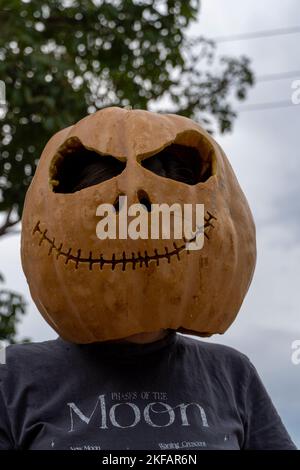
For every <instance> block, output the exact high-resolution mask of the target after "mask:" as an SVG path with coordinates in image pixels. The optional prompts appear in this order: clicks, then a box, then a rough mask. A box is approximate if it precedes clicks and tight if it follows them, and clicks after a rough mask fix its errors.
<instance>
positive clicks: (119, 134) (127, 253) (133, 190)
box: [22, 107, 256, 343]
mask: <svg viewBox="0 0 300 470" xmlns="http://www.w3.org/2000/svg"><path fill="white" fill-rule="evenodd" d="M174 152H182V155H190V154H191V153H193V155H196V159H198V161H199V170H197V171H199V173H198V174H197V175H196V180H195V183H194V184H186V183H183V182H180V181H176V180H174V179H171V178H167V177H164V176H160V175H158V174H156V173H155V172H153V171H150V170H149V169H147V161H150V160H148V159H150V158H153V156H157V155H159V156H160V157H161V158H166V157H165V155H167V156H168V158H172V155H173V154H174ZM91 153H93V155H94V156H95V155H96V157H97V158H108V159H117V160H118V162H119V163H118V166H117V167H118V171H117V174H115V175H114V176H113V177H112V178H109V179H107V180H106V181H103V182H101V183H99V184H94V185H93V186H90V187H87V188H84V189H81V190H77V191H75V192H72V191H71V190H70V191H69V190H68V184H69V183H70V181H69V180H72V178H73V179H74V177H75V178H76V168H78V165H79V166H80V165H84V164H85V163H84V162H85V161H86V159H88V158H89V155H91ZM70 184H71V183H70ZM70 187H71V186H70ZM119 195H126V196H127V198H128V204H131V203H138V202H139V201H141V200H142V199H143V197H144V196H145V195H146V196H147V198H148V200H150V201H151V203H158V204H160V203H167V204H169V205H172V204H173V203H174V202H176V203H179V204H181V205H183V204H185V203H192V204H194V203H203V204H204V207H205V227H204V234H205V243H204V246H203V248H202V249H201V250H198V251H190V252H189V251H187V250H186V249H185V244H184V242H183V241H180V240H179V241H178V240H176V242H175V241H174V240H173V241H172V240H164V239H158V240H151V239H150V240H149V239H148V240H144V239H138V240H131V239H124V240H123V239H116V240H111V239H107V240H99V238H98V237H97V235H96V230H95V228H96V225H97V222H98V221H99V218H98V217H97V216H96V207H97V206H98V205H99V204H102V203H111V204H114V203H115V201H116V199H117V198H118V196H119ZM22 227H23V228H22V264H23V269H24V272H25V275H26V277H27V281H28V284H29V287H30V291H31V295H32V298H33V300H34V301H35V303H36V305H37V307H38V309H39V311H40V312H41V314H42V315H43V317H44V318H45V320H46V321H47V322H48V323H49V324H50V325H51V326H52V327H53V328H54V329H55V330H56V331H57V332H58V333H59V334H60V335H61V336H62V337H63V338H64V339H66V340H69V341H72V342H76V343H89V342H95V341H105V340H112V339H119V338H124V337H127V336H130V335H133V334H136V333H141V332H152V331H156V330H159V329H161V328H165V329H167V328H170V329H174V330H178V331H181V332H185V333H191V334H196V335H203V336H204V335H211V334H213V333H223V332H224V331H225V330H226V329H227V328H228V327H229V326H230V324H231V323H232V322H233V320H234V319H235V317H236V315H237V313H238V311H239V309H240V307H241V304H242V302H243V299H244V297H245V294H246V292H247V290H248V287H249V284H250V282H251V279H252V275H253V271H254V266H255V260H256V245H255V226H254V223H253V219H252V215H251V212H250V209H249V207H248V204H247V201H246V198H245V196H244V194H243V192H242V190H241V188H240V186H239V184H238V182H237V179H236V177H235V175H234V173H233V170H232V168H231V166H230V164H229V162H228V160H227V158H226V156H225V155H224V153H223V152H222V150H221V148H220V147H219V146H218V144H217V143H216V142H215V141H214V139H213V138H212V137H211V136H210V135H209V134H208V133H207V132H205V131H204V130H203V129H202V128H201V127H200V126H199V125H198V124H196V123H195V122H193V121H192V120H190V119H187V118H185V117H181V116H178V115H172V114H166V115H163V114H157V113H152V112H148V111H142V110H125V109H121V108H117V107H111V108H106V109H104V110H101V111H99V112H97V113H95V114H93V115H90V116H87V117H86V118H84V119H82V120H81V121H79V122H78V123H77V124H75V125H74V126H71V127H69V128H67V129H64V130H62V131H60V132H58V133H57V134H56V135H54V137H52V138H51V140H50V141H49V142H48V144H47V145H46V147H45V149H44V151H43V153H42V156H41V159H40V161H39V165H38V168H37V170H36V173H35V176H34V178H33V181H32V183H31V185H30V188H29V190H28V192H27V196H26V201H25V207H24V213H23V224H22Z"/></svg>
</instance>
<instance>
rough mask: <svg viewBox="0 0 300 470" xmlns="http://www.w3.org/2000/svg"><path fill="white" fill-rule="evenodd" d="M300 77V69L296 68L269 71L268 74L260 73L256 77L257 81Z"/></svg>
mask: <svg viewBox="0 0 300 470" xmlns="http://www.w3.org/2000/svg"><path fill="white" fill-rule="evenodd" d="M295 77H299V78H300V70H294V71H290V72H279V73H269V74H266V75H258V76H257V77H256V81H257V82H272V81H275V80H284V79H286V78H295Z"/></svg>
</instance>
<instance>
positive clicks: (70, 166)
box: [50, 140, 126, 194]
mask: <svg viewBox="0 0 300 470" xmlns="http://www.w3.org/2000/svg"><path fill="white" fill-rule="evenodd" d="M125 166H126V162H125V161H124V162H123V161H120V160H118V159H117V158H115V157H112V156H111V155H100V154H98V153H97V152H94V151H92V150H88V149H87V148H85V147H84V146H83V145H82V144H81V143H80V142H79V141H77V140H76V141H74V140H72V142H71V143H69V144H68V142H67V143H66V144H65V145H64V146H63V147H62V148H61V149H60V151H59V152H58V153H57V154H56V155H55V157H54V158H53V160H52V163H51V167H50V185H51V186H52V189H53V191H54V192H56V193H65V194H66V193H74V192H76V191H80V190H81V189H84V188H88V187H89V186H94V185H96V184H99V183H102V182H104V181H107V180H109V179H111V178H113V177H114V176H118V175H119V174H120V173H122V171H123V170H124V169H125Z"/></svg>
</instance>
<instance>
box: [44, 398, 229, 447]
mask: <svg viewBox="0 0 300 470" xmlns="http://www.w3.org/2000/svg"><path fill="white" fill-rule="evenodd" d="M172 398H173V397H169V396H168V394H167V392H162V391H146V390H145V391H139V392H137V391H129V392H106V393H100V394H99V395H97V396H95V398H94V399H89V400H88V402H87V401H84V403H83V402H82V401H81V402H80V403H79V402H76V401H73V402H68V403H67V404H66V407H67V409H68V414H69V420H68V421H67V422H66V424H67V425H68V427H67V428H66V429H65V434H64V439H63V440H64V441H65V443H66V445H67V446H68V448H69V449H70V450H101V449H107V443H108V442H112V436H113V437H114V439H115V440H116V441H115V448H118V443H119V445H121V446H123V444H124V441H125V446H124V447H123V448H124V449H130V448H131V449H134V448H136V446H140V448H142V447H143V445H145V446H146V445H149V444H150V446H151V447H152V448H153V449H160V450H172V449H192V450H193V449H194V450H196V449H203V448H207V447H208V446H209V442H207V440H206V438H208V440H209V441H210V440H211V439H210V438H211V435H212V432H208V433H207V432H205V431H209V428H210V420H209V416H208V414H209V413H208V412H207V410H206V409H205V408H204V406H203V404H202V403H200V402H199V401H198V400H195V401H192V400H190V399H189V400H184V399H183V400H180V401H179V402H177V403H174V398H173V399H172ZM217 434H219V438H218V436H216V429H214V430H213V435H214V441H215V442H216V440H218V441H220V443H221V445H222V448H226V447H227V445H226V444H227V441H229V436H228V435H226V433H225V434H224V433H222V435H221V434H220V433H217ZM89 435H91V436H93V438H92V440H90V439H89ZM61 437H62V436H61ZM231 444H232V443H231ZM55 447H56V440H55V437H53V438H52V439H50V441H49V448H50V449H55Z"/></svg>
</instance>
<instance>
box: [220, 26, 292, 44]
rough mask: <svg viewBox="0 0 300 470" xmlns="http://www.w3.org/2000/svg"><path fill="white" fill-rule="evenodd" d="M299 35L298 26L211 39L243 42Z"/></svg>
mask: <svg viewBox="0 0 300 470" xmlns="http://www.w3.org/2000/svg"><path fill="white" fill-rule="evenodd" d="M296 33H300V26H292V27H290V28H278V29H268V30H264V31H255V32H251V33H242V34H233V35H231V36H219V37H215V38H212V40H213V41H215V42H229V41H244V40H246V39H257V38H266V37H273V36H283V35H285V34H296Z"/></svg>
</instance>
